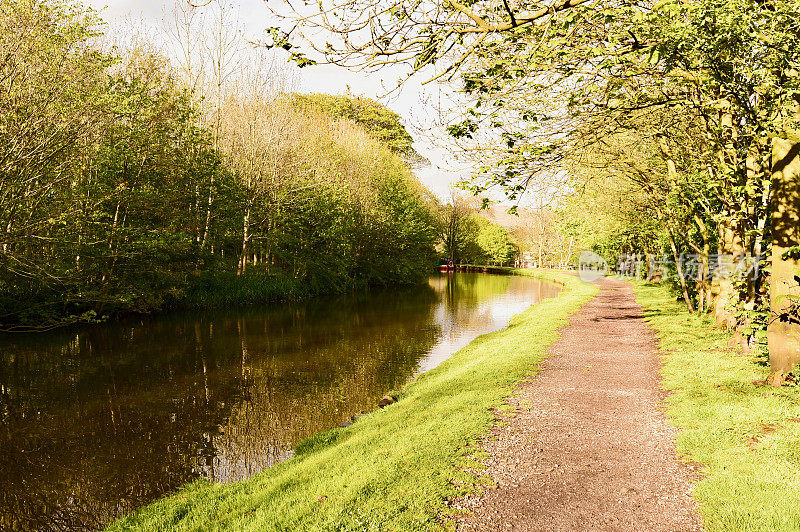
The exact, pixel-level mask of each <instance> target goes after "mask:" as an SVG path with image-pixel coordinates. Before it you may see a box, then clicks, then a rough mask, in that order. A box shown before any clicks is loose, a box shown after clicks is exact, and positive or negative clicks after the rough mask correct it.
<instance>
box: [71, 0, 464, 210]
mask: <svg viewBox="0 0 800 532" xmlns="http://www.w3.org/2000/svg"><path fill="white" fill-rule="evenodd" d="M184 1H186V0H84V3H85V4H87V5H89V6H91V7H93V8H95V9H97V10H98V11H100V13H101V17H102V18H103V20H105V21H106V22H107V23H108V24H109V28H108V33H109V34H111V35H112V36H113V35H114V34H115V33H117V32H125V31H126V30H127V29H128V28H131V27H134V26H137V25H138V26H140V27H142V28H146V29H153V28H162V27H163V21H164V19H165V17H169V16H170V15H168V13H171V11H172V9H173V7H174V5H175V2H184ZM231 2H232V3H233V4H235V5H236V6H238V9H239V17H240V20H241V21H242V23H243V25H244V31H245V32H246V34H247V35H248V36H249V37H251V38H257V37H258V36H259V34H260V33H261V32H262V31H263V29H264V28H265V27H267V26H270V25H274V22H273V20H274V19H273V18H272V16H271V15H270V13H269V12H268V10H267V8H266V6H265V4H264V0H231ZM271 23H272V24H271ZM288 68H291V69H292V70H293V71H294V73H295V75H296V76H297V85H296V87H295V89H296V90H297V91H299V92H323V93H328V94H346V93H348V92H349V93H351V94H353V95H357V96H366V97H368V98H372V99H374V100H378V101H380V102H381V103H383V104H384V105H386V106H387V107H389V108H391V109H392V110H394V111H395V112H397V113H398V114H399V115H400V116H401V117H402V118H403V121H404V123H405V125H406V128H407V129H408V130H409V132H410V133H411V134H412V136H413V137H414V139H415V145H414V147H415V149H416V150H417V151H418V152H420V154H421V155H423V156H424V157H426V158H427V159H428V160H429V161H431V164H430V165H429V166H426V167H423V168H420V169H417V170H416V173H417V176H418V177H419V179H420V181H422V183H423V184H424V185H425V186H427V187H428V188H429V189H430V190H431V191H432V192H433V193H435V194H436V195H437V196H438V197H439V198H440V199H442V200H444V201H446V200H447V199H448V198H449V196H450V186H451V185H452V184H453V183H455V182H457V181H460V180H462V179H464V178H467V177H469V173H470V172H469V169H468V168H464V166H463V163H456V162H455V161H454V160H453V159H452V158H451V157H450V156H449V154H448V151H447V150H446V149H444V148H441V147H438V146H437V143H436V142H434V141H432V140H431V137H437V136H438V137H440V138H441V137H444V136H445V135H443V134H440V130H439V128H437V127H436V126H435V125H434V122H435V121H436V111H435V108H434V107H435V106H434V105H433V104H432V103H431V102H434V101H437V100H438V99H439V98H440V97H442V94H441V93H440V91H447V89H446V88H442V87H441V86H438V85H437V86H433V87H431V86H425V87H423V86H422V84H421V82H422V81H424V78H419V79H416V78H412V79H411V80H409V81H408V82H406V83H405V84H404V85H403V87H402V88H401V89H400V90H398V91H394V92H392V93H391V94H389V95H387V93H388V92H390V91H391V90H392V89H393V88H395V87H396V81H397V79H398V77H399V74H400V71H399V70H398V69H397V68H394V69H383V70H381V71H379V72H376V73H364V72H354V71H350V70H347V69H344V68H341V67H336V66H334V65H317V66H311V67H306V68H302V69H299V68H296V67H293V66H289V67H288ZM431 85H436V84H431Z"/></svg>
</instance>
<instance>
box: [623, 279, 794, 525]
mask: <svg viewBox="0 0 800 532" xmlns="http://www.w3.org/2000/svg"><path fill="white" fill-rule="evenodd" d="M636 292H637V298H638V300H639V301H640V303H641V304H642V305H643V306H644V307H645V309H646V314H647V320H648V321H649V322H650V323H651V325H652V326H653V327H654V328H655V330H656V331H657V334H658V336H659V338H660V339H661V348H662V349H663V352H664V355H663V361H664V370H663V372H664V385H665V387H666V388H667V389H668V390H670V391H671V392H672V395H671V396H670V398H669V399H668V401H669V403H670V408H669V415H670V416H671V418H672V419H673V421H674V423H675V424H676V425H677V426H679V427H680V428H681V429H683V430H682V431H681V432H680V434H679V436H678V442H677V444H678V452H679V453H680V454H682V455H684V456H685V457H686V458H688V459H690V460H692V461H695V462H697V463H699V464H701V465H702V470H701V471H702V476H703V479H702V480H701V481H700V482H699V483H698V484H697V485H696V487H695V490H694V496H695V498H696V499H697V500H698V501H699V502H700V504H701V509H700V511H701V513H702V514H703V517H704V520H705V524H706V527H707V528H708V529H709V530H736V531H748V530H753V531H756V530H759V531H761V530H787V531H788V530H794V531H796V530H800V475H798V467H800V390H799V389H798V388H797V387H784V388H779V389H775V388H771V387H766V386H763V385H756V384H753V382H754V381H758V380H761V379H764V377H765V376H766V375H767V373H768V369H767V367H766V366H765V365H764V364H763V362H762V361H759V360H757V359H756V358H754V357H751V356H744V355H742V354H740V353H737V352H736V350H734V349H732V348H729V347H727V344H728V340H729V339H730V337H731V335H730V333H726V332H723V331H721V330H719V329H715V328H713V327H712V323H711V321H710V320H709V318H701V317H695V316H691V315H689V314H688V313H687V312H686V311H685V310H684V307H683V305H682V304H680V303H678V302H676V301H675V298H674V297H670V296H669V295H668V294H667V292H666V290H665V289H664V288H662V287H658V286H648V285H638V286H637V287H636Z"/></svg>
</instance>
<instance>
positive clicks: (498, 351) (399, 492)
mask: <svg viewBox="0 0 800 532" xmlns="http://www.w3.org/2000/svg"><path fill="white" fill-rule="evenodd" d="M516 273H519V274H521V275H534V276H537V277H544V278H549V279H551V280H556V281H558V282H561V283H563V285H564V290H563V292H562V294H561V295H560V296H559V297H557V298H554V299H548V300H545V301H543V302H541V303H539V304H537V305H534V306H532V307H531V308H530V309H528V310H526V311H525V312H523V313H521V314H519V315H517V316H516V317H515V318H514V319H513V320H512V322H511V324H510V325H509V327H508V328H506V329H504V330H502V331H498V332H496V333H492V334H488V335H484V336H481V337H479V338H477V339H476V340H475V341H473V342H472V343H471V344H469V345H468V346H467V347H465V348H464V349H462V350H461V351H459V352H458V353H456V354H455V355H454V356H453V357H451V358H450V359H448V360H447V361H445V362H444V363H442V364H441V365H440V366H439V367H437V368H436V369H434V370H432V371H430V372H428V373H426V374H424V375H422V376H421V377H420V378H418V379H417V380H415V381H413V382H411V383H409V384H408V385H407V386H405V388H404V389H403V390H401V392H400V394H399V399H398V401H397V402H396V403H395V404H392V405H390V406H388V407H386V408H385V409H383V410H377V411H375V412H372V413H370V414H368V415H366V416H364V417H362V418H359V419H358V421H357V422H356V423H354V424H353V425H351V426H350V427H347V428H337V429H333V430H330V431H327V432H323V433H321V434H318V435H316V436H314V437H312V438H310V439H308V440H306V441H304V442H303V443H301V444H300V445H299V446H298V448H297V453H296V456H295V457H294V458H292V459H291V460H288V461H286V462H283V463H282V464H279V465H277V466H275V467H273V468H271V469H269V470H267V471H264V472H262V473H260V474H258V475H255V476H254V477H252V478H250V479H248V480H245V481H242V482H238V483H234V484H228V485H225V484H211V483H209V482H205V481H201V482H196V483H193V484H190V485H188V486H186V487H185V488H184V489H182V490H181V491H179V492H178V493H175V494H174V495H172V496H169V497H166V498H164V499H161V500H159V501H156V502H154V503H153V504H151V505H149V506H146V507H144V508H142V509H140V510H139V511H137V512H134V513H133V514H131V515H129V516H126V517H124V518H122V519H120V520H118V521H117V522H116V523H114V524H112V525H111V527H110V530H114V531H118V530H146V531H148V530H152V531H155V530H159V531H160V530H259V531H261V530H291V531H296V530H381V531H387V530H430V529H441V528H443V526H444V525H446V523H444V524H443V523H442V520H441V516H442V515H444V514H445V513H447V510H448V508H447V505H446V499H447V498H449V497H454V496H460V495H463V494H464V493H465V492H466V491H468V490H471V489H475V488H474V483H475V482H476V481H477V479H475V478H474V477H472V476H471V475H468V474H467V473H465V472H464V471H463V468H462V467H460V466H464V465H467V464H466V462H467V460H468V458H467V456H466V454H467V450H466V447H467V446H468V445H469V444H471V443H474V442H475V441H476V440H477V439H478V438H479V437H480V436H481V435H482V434H485V432H486V430H487V428H488V427H489V426H490V424H491V423H492V421H493V420H494V415H493V413H492V412H491V411H490V408H493V407H501V406H502V404H503V401H502V400H503V398H505V397H508V396H509V395H511V393H512V388H513V385H514V384H515V383H517V382H519V381H520V380H522V379H523V378H525V377H526V376H528V375H531V374H533V373H535V372H536V369H537V365H538V364H539V362H540V361H541V360H542V359H543V357H544V355H545V352H546V348H547V346H549V345H550V344H552V343H553V342H554V341H555V340H556V338H557V336H558V329H559V328H560V327H561V326H562V325H565V324H566V322H567V317H568V316H569V315H570V314H572V313H573V312H575V311H576V310H577V309H578V308H579V307H580V306H581V305H583V304H584V303H585V302H586V301H588V300H589V299H590V298H591V297H592V296H593V295H594V294H595V293H596V290H597V289H596V288H595V287H594V286H592V285H587V284H584V283H582V282H581V281H579V280H578V279H577V278H574V277H571V276H568V275H563V274H555V273H547V272H530V271H525V270H520V271H518V272H516ZM310 406H311V407H312V408H313V405H310Z"/></svg>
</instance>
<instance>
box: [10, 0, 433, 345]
mask: <svg viewBox="0 0 800 532" xmlns="http://www.w3.org/2000/svg"><path fill="white" fill-rule="evenodd" d="M0 30H2V32H0V35H2V36H0V57H2V58H3V59H2V60H0V79H2V80H4V81H3V84H2V87H0V141H1V142H0V288H2V290H1V291H0V328H3V329H13V328H17V329H20V328H29V327H32V328H42V327H50V326H54V325H59V324H62V323H64V322H68V321H91V320H95V319H98V318H103V317H109V316H113V315H115V314H119V313H122V312H131V311H134V312H149V311H153V310H157V309H159V308H163V307H164V306H166V305H170V306H176V305H181V304H191V305H202V306H205V305H208V304H211V303H212V302H214V301H225V302H226V303H230V302H235V301H237V300H239V301H240V302H243V303H244V302H262V301H266V300H273V299H278V298H283V297H286V296H290V295H295V296H297V295H309V294H314V293H319V292H322V291H341V290H348V289H351V288H353V287H356V286H365V285H371V284H388V283H411V282H416V281H418V280H420V279H421V278H422V277H423V276H424V275H425V274H426V273H427V272H428V270H429V264H431V263H432V262H433V260H434V255H433V254H434V249H433V247H434V241H435V232H434V221H433V217H432V213H431V209H430V203H431V200H430V195H429V193H428V192H427V191H426V190H425V189H424V187H422V186H421V185H420V184H419V183H418V182H417V180H416V179H415V178H414V177H413V175H412V174H411V172H410V170H409V169H408V167H407V165H406V164H405V163H404V162H403V161H402V160H401V159H400V157H399V156H398V155H397V154H396V153H395V152H397V151H400V152H402V151H403V150H408V149H410V146H411V138H410V136H409V135H408V133H407V132H406V131H405V130H404V129H403V127H402V125H401V124H400V123H399V121H398V120H397V116H396V115H395V114H393V113H391V112H390V111H388V110H386V109H385V108H383V107H381V106H379V105H378V104H375V103H374V102H367V101H363V100H360V99H357V100H355V101H353V102H352V104H348V102H349V99H348V98H345V97H331V98H327V97H324V96H321V95H315V96H313V97H311V96H309V97H308V98H307V99H305V100H303V101H315V102H316V101H321V102H335V103H336V104H337V105H339V106H342V107H343V108H344V107H346V108H348V109H351V110H360V111H359V113H357V115H358V117H359V119H360V120H361V121H362V122H363V123H364V124H365V125H369V126H370V127H373V128H378V129H375V131H379V132H380V135H378V137H379V138H378V139H376V138H374V135H375V131H373V132H371V133H370V132H367V131H366V130H365V129H364V127H363V126H360V125H358V124H356V123H354V122H353V121H351V120H349V119H348V118H342V117H339V116H331V115H328V114H324V113H323V112H322V111H320V110H318V109H316V108H315V109H312V108H300V107H298V106H292V105H289V104H287V102H286V100H285V99H282V98H276V97H275V96H271V95H269V94H266V93H264V91H262V90H261V89H260V88H259V87H260V85H258V84H256V83H249V82H248V80H247V79H242V80H241V81H240V82H237V83H236V84H235V86H234V87H233V89H232V90H231V92H229V93H223V92H222V91H223V89H222V88H221V86H218V87H216V89H217V92H219V94H216V97H215V98H214V100H213V102H211V104H210V103H209V102H201V101H200V99H199V96H198V95H197V94H195V93H194V92H193V91H192V90H189V89H188V88H187V86H186V85H185V84H184V82H183V81H182V80H181V79H180V78H179V76H178V72H177V71H176V69H175V68H174V67H173V66H172V65H171V64H169V62H168V61H167V60H165V59H164V58H163V57H161V56H160V55H159V54H158V53H156V52H153V51H151V50H147V49H144V48H131V49H128V50H125V51H123V52H120V53H119V54H117V53H116V52H112V51H107V50H104V49H103V48H102V47H101V46H100V42H99V40H98V38H99V37H100V30H101V25H100V21H99V19H98V18H97V17H96V15H95V14H94V12H92V11H90V10H85V9H83V8H82V7H80V5H79V4H74V3H71V2H69V1H60V0H48V1H43V2H40V1H34V0H11V1H9V2H4V3H3V5H2V6H1V7H0ZM295 98H301V99H302V98H305V97H302V96H300V95H296V96H295ZM201 103H202V105H201ZM298 105H299V104H298ZM334 110H336V109H334ZM336 111H337V112H339V111H338V110H336ZM207 124H210V125H212V126H213V127H212V128H210V129H209V128H208V127H206V125H207ZM380 128H384V129H380ZM384 141H385V142H389V143H390V144H391V146H388V145H387V144H386V143H385V142H384ZM229 273H230V274H235V275H244V274H247V279H248V280H247V281H245V280H244V279H243V280H241V281H236V282H233V281H230V280H225V279H228V274H229ZM259 277H260V279H256V278H259ZM211 280H216V281H213V282H212V281H211ZM217 281H219V282H217ZM203 287H206V288H207V289H213V290H228V291H229V293H227V294H226V295H225V296H221V295H220V294H213V295H212V294H205V295H204V294H202V293H200V292H201V290H202V289H203ZM245 287H247V288H245ZM281 287H285V288H286V290H287V291H286V293H284V294H281V293H280V290H281V289H282V288H281Z"/></svg>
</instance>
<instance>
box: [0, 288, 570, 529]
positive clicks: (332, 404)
mask: <svg viewBox="0 0 800 532" xmlns="http://www.w3.org/2000/svg"><path fill="white" fill-rule="evenodd" d="M554 293H555V292H554V288H553V287H552V286H551V285H543V284H541V283H538V282H536V281H533V280H531V279H524V278H518V277H503V276H489V275H481V274H457V275H455V276H450V277H448V276H442V277H436V278H433V279H431V280H430V282H429V283H428V286H425V287H418V288H415V289H412V290H403V291H373V292H370V293H366V294H360V295H357V296H350V297H342V298H334V299H329V300H326V301H322V300H318V301H313V302H306V303H304V304H292V305H277V306H274V307H272V308H269V309H258V310H247V311H227V312H214V313H206V314H200V315H198V314H196V313H194V314H171V315H164V316H158V317H153V318H148V319H138V320H133V321H126V322H123V323H118V324H113V325H106V326H101V327H93V328H87V329H81V330H79V331H71V332H64V331H62V332H58V333H54V334H46V335H30V336H26V337H21V336H7V337H4V338H2V339H0V530H81V529H96V528H99V527H100V526H102V525H103V524H104V523H106V522H108V521H109V520H111V519H113V517H114V516H116V515H119V514H120V513H124V512H128V511H130V510H132V509H134V508H136V507H138V506H141V505H142V504H145V503H147V502H149V501H151V500H153V499H155V498H157V497H159V496H161V495H163V494H164V493H166V492H168V491H171V490H173V489H175V488H176V487H178V486H180V485H181V484H183V483H185V482H188V481H191V480H194V479H197V478H201V477H204V478H208V479H211V480H214V481H221V482H228V481H234V480H238V479H241V478H245V477H247V476H249V475H251V474H253V473H255V472H257V471H260V470H262V469H264V468H266V467H269V466H270V465H272V464H274V463H276V462H278V461H281V460H284V459H286V458H287V457H289V456H291V449H292V447H293V446H294V445H295V444H296V443H297V442H298V441H300V440H302V439H303V438H305V437H307V436H309V435H311V434H313V433H315V432H319V431H322V430H325V429H328V428H330V427H333V426H336V425H338V424H339V423H341V422H342V421H344V420H345V419H347V418H348V417H349V416H350V415H351V414H352V413H356V412H359V411H361V410H372V409H373V408H374V405H375V403H376V401H377V400H378V399H379V398H380V397H381V396H382V395H383V394H384V393H385V392H386V391H387V390H390V389H393V388H398V387H399V386H401V385H402V384H403V383H404V382H406V381H407V380H408V379H409V378H410V377H411V376H412V375H414V374H415V373H417V372H419V371H426V370H427V369H430V368H431V367H434V366H435V365H437V364H438V363H439V362H441V360H443V359H445V358H447V357H448V356H450V355H451V354H452V353H453V352H454V351H456V350H457V349H459V348H460V347H461V346H463V345H465V344H466V343H468V342H469V341H470V340H471V339H472V338H474V337H475V336H477V335H478V334H482V333H485V332H489V331H491V330H496V329H499V328H502V327H503V326H505V324H506V323H507V322H508V319H509V318H510V316H512V315H513V314H515V313H517V312H519V311H521V310H523V309H524V308H525V307H526V306H528V305H530V304H531V303H532V302H535V301H537V300H539V299H541V298H542V297H547V296H551V295H554Z"/></svg>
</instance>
